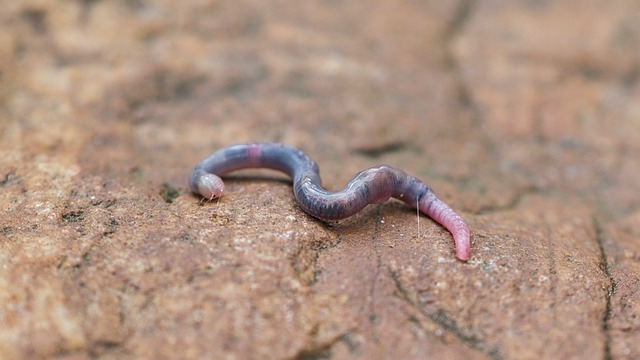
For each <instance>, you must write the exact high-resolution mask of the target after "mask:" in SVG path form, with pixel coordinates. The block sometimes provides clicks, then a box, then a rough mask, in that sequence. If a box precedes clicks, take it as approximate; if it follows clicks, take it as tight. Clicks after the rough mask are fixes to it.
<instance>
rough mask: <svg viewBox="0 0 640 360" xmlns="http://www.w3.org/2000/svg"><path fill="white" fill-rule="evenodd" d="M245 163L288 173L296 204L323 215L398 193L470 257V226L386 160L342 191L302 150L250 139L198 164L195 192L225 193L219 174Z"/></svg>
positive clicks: (346, 212)
mask: <svg viewBox="0 0 640 360" xmlns="http://www.w3.org/2000/svg"><path fill="white" fill-rule="evenodd" d="M246 168H268V169H273V170H278V171H281V172H284V173H286V174H288V175H289V176H291V178H292V179H293V192H294V195H295V197H296V200H297V202H298V205H299V206H300V207H301V208H302V209H303V210H304V211H305V212H307V213H308V214H310V215H312V216H314V217H316V218H318V219H322V220H339V219H344V218H347V217H349V216H351V215H353V214H355V213H357V212H358V211H360V210H362V209H363V208H364V207H365V206H367V205H368V204H379V203H383V202H385V201H387V200H388V199H389V198H391V197H394V198H396V199H399V200H401V201H403V202H405V203H406V204H407V205H409V206H411V207H412V208H414V209H415V208H416V205H417V207H418V208H419V210H420V212H422V213H423V214H425V215H427V216H429V217H430V218H432V219H433V220H435V221H436V222H438V223H439V224H441V225H442V226H444V227H445V228H447V230H449V231H450V232H451V234H452V235H453V239H454V241H455V245H456V257H457V258H458V259H460V260H463V261H466V260H468V259H469V256H470V252H471V246H470V236H471V235H470V231H469V228H468V227H467V224H466V222H465V221H464V219H463V218H462V217H461V216H460V215H458V214H457V213H456V212H454V211H453V210H452V209H451V208H450V207H449V205H447V204H445V203H444V202H443V201H442V200H440V199H439V198H438V197H437V196H436V195H435V193H434V192H433V191H432V190H431V188H429V187H428V186H427V185H425V184H424V183H423V182H421V181H420V180H418V179H417V178H415V177H413V176H411V175H408V174H407V173H405V172H404V171H402V170H399V169H396V168H393V167H390V166H386V165H382V166H376V167H372V168H369V169H366V170H364V171H361V172H359V173H358V174H356V175H355V176H354V177H353V178H352V179H351V180H350V181H349V182H348V183H347V185H346V186H345V187H344V189H342V190H340V191H338V192H329V191H327V190H325V189H323V188H322V185H321V183H322V182H321V180H320V171H319V168H318V165H317V164H316V163H315V162H314V161H313V160H311V159H310V158H309V157H308V156H307V155H306V154H305V153H303V152H302V151H300V150H298V149H296V148H293V147H291V146H287V145H284V144H277V143H250V144H241V145H233V146H229V147H226V148H223V149H220V150H218V151H216V152H214V153H213V154H211V155H210V156H209V157H207V158H206V159H204V160H203V161H202V162H201V163H199V164H198V165H196V167H195V168H194V169H193V172H192V173H191V177H190V178H189V187H190V188H191V191H193V192H194V193H196V194H199V195H202V196H203V197H205V198H207V199H214V198H217V197H219V196H222V194H223V192H224V183H223V182H222V179H220V177H219V176H222V175H224V174H226V173H229V172H231V171H234V170H239V169H246Z"/></svg>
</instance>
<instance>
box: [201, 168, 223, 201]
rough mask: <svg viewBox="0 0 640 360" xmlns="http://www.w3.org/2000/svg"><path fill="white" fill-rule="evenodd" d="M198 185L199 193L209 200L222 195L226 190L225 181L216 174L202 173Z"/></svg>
mask: <svg viewBox="0 0 640 360" xmlns="http://www.w3.org/2000/svg"><path fill="white" fill-rule="evenodd" d="M196 185H197V187H198V193H199V194H200V195H202V196H203V197H205V198H207V199H209V200H213V199H215V198H218V197H220V196H222V193H223V192H224V182H222V179H220V177H219V176H217V175H214V174H204V175H202V176H201V177H200V178H199V179H198V181H197V183H196Z"/></svg>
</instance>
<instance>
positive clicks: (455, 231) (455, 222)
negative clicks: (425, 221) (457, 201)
mask: <svg viewBox="0 0 640 360" xmlns="http://www.w3.org/2000/svg"><path fill="white" fill-rule="evenodd" d="M420 211H421V212H422V213H424V214H425V215H427V216H429V217H430V218H432V219H433V220H435V221H436V222H438V223H439V224H441V225H442V226H444V227H445V228H446V229H447V230H449V231H450V232H451V234H452V235H453V241H454V242H455V245H456V257H457V258H458V259H460V260H462V261H467V260H469V257H470V256H471V232H470V231H469V227H468V226H467V223H466V222H465V221H464V219H463V218H462V217H461V216H460V215H458V214H457V213H456V212H455V211H453V209H451V207H449V205H447V204H445V203H444V202H443V201H442V200H440V199H439V198H438V197H437V196H436V195H435V194H434V193H433V192H430V193H429V194H427V195H426V196H424V197H423V198H422V199H421V200H420Z"/></svg>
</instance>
